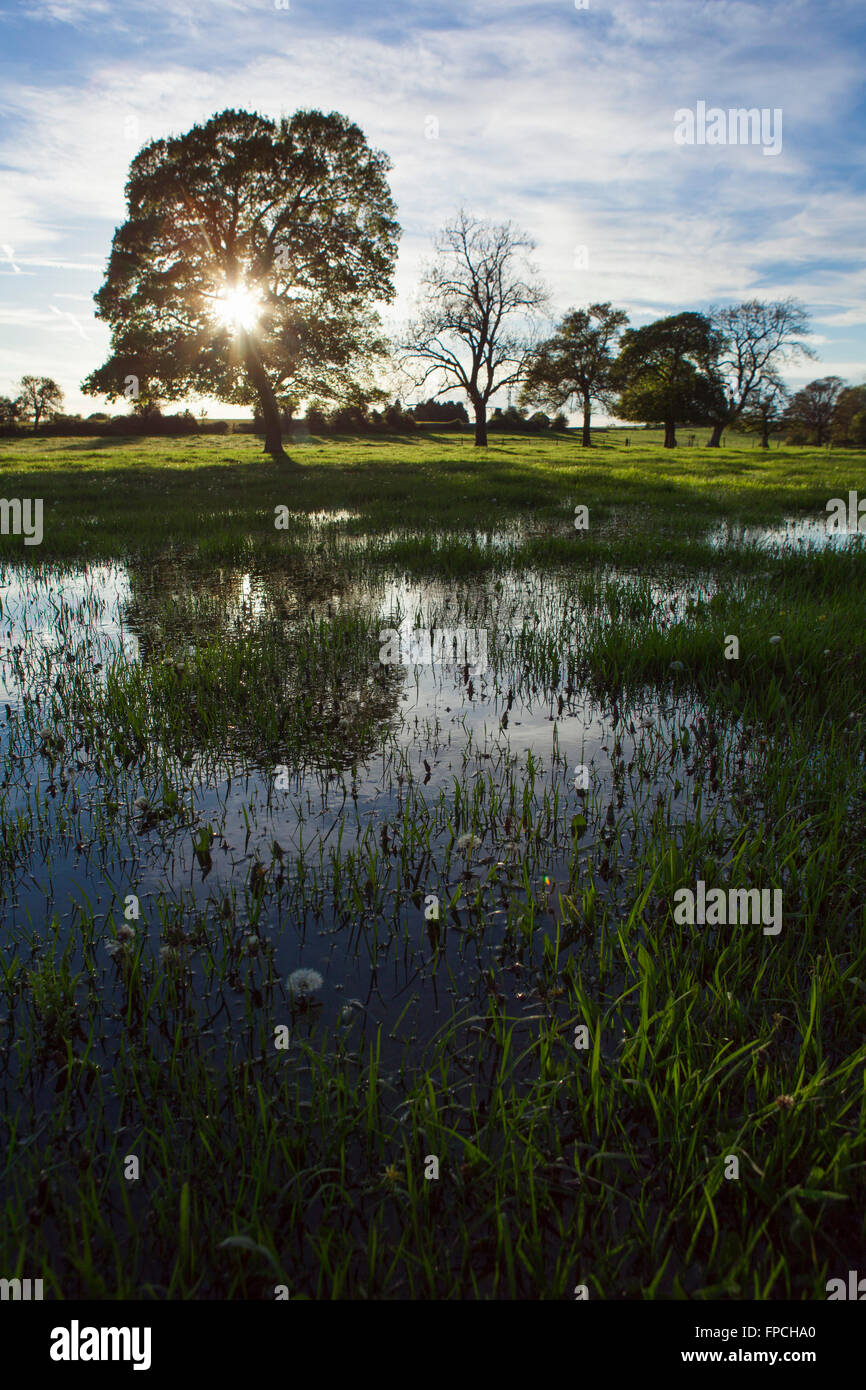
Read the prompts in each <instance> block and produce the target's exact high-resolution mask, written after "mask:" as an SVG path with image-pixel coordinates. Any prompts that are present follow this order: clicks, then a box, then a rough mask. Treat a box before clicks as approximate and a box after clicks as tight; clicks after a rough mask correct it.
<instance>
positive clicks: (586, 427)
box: [583, 395, 592, 449]
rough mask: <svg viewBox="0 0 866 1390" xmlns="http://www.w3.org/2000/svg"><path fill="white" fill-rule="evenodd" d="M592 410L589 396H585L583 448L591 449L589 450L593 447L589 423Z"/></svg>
mask: <svg viewBox="0 0 866 1390" xmlns="http://www.w3.org/2000/svg"><path fill="white" fill-rule="evenodd" d="M591 409H592V407H591V405H590V400H589V396H587V395H585V396H584V398H583V447H584V449H589V448H590V447H591V445H592V437H591V435H590V432H589V421H590V412H591Z"/></svg>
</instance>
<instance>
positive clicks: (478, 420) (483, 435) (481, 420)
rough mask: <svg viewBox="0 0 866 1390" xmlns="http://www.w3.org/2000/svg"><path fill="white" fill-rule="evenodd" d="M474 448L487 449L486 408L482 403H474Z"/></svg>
mask: <svg viewBox="0 0 866 1390" xmlns="http://www.w3.org/2000/svg"><path fill="white" fill-rule="evenodd" d="M475 447H476V449H486V448H487V406H486V405H485V404H484V403H483V401H477V402H475Z"/></svg>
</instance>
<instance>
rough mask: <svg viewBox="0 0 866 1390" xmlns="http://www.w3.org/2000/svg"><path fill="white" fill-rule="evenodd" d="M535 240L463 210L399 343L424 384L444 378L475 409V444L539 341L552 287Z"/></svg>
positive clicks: (439, 246) (441, 241) (441, 243)
mask: <svg viewBox="0 0 866 1390" xmlns="http://www.w3.org/2000/svg"><path fill="white" fill-rule="evenodd" d="M534 246H535V243H534V242H533V241H532V240H530V238H529V237H528V236H527V235H526V234H525V233H524V232H521V231H520V230H519V229H518V228H516V227H515V226H514V225H513V223H511V222H505V223H499V224H497V223H492V222H485V221H482V220H480V219H478V218H475V217H470V216H468V215H467V214H466V213H465V212H463V211H461V212H460V213H459V214H458V216H457V218H456V220H455V221H454V222H452V223H450V224H449V225H448V226H447V227H445V228H444V230H443V231H442V232H441V233H440V235H439V237H438V239H437V243H436V254H435V257H434V259H433V261H432V262H431V264H430V265H429V266H428V267H427V269H426V271H425V272H424V275H423V277H422V280H421V290H420V309H419V313H418V317H417V318H416V320H415V321H414V322H413V323H412V324H410V326H409V329H408V331H407V334H406V339H405V341H404V342H402V343H401V344H400V345H399V349H398V351H399V354H400V360H401V364H402V365H403V367H404V369H406V370H409V371H410V372H411V371H412V369H413V368H414V372H415V375H414V382H415V385H416V387H418V388H419V389H420V388H421V387H422V386H424V385H425V384H426V383H428V382H430V381H431V379H432V380H433V381H434V383H435V381H436V379H437V378H439V379H441V380H442V385H441V386H440V387H439V389H438V390H436V391H434V396H442V395H445V394H446V393H447V392H448V391H453V390H454V388H455V386H456V387H457V388H458V389H459V390H462V391H465V393H466V395H467V397H468V399H469V401H470V403H471V405H472V409H473V411H474V413H475V444H476V446H477V447H480V448H483V447H484V446H485V445H486V444H487V405H488V402H489V400H490V397H491V396H492V395H494V394H495V392H497V391H501V390H502V389H503V387H509V386H514V385H516V384H517V383H518V382H520V381H522V380H523V378H524V376H525V374H526V371H527V368H528V366H529V361H530V354H531V352H532V349H533V346H534V339H535V333H534V323H533V318H534V316H535V315H536V314H537V313H538V312H539V311H540V310H541V309H542V308H543V307H544V306H545V305H546V303H547V291H546V290H545V288H544V286H543V284H542V283H541V281H540V279H539V278H538V275H537V272H536V270H535V267H534V266H533V265H532V263H531V262H530V261H529V259H528V253H529V252H530V251H532V250H533V249H534Z"/></svg>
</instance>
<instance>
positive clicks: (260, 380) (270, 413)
mask: <svg viewBox="0 0 866 1390" xmlns="http://www.w3.org/2000/svg"><path fill="white" fill-rule="evenodd" d="M245 336H246V342H245V344H244V349H245V350H244V364H245V366H246V369H247V376H248V377H249V379H250V381H251V382H252V384H253V386H254V387H255V388H256V394H257V396H258V398H259V406H260V408H261V412H262V419H263V420H264V424H265V453H268V454H270V456H271V458H272V459H273V460H274V462H275V463H292V462H293V460H292V459H290V458H289V456H288V454H287V453H286V451H285V449H284V448H283V432H282V429H281V427H280V410H279V406H278V405H277V398H276V396H275V395H274V390H273V387H272V386H271V383H270V381H269V380H268V374H267V372H266V371H265V369H264V367H263V366H262V360H261V358H260V357H259V354H258V352H257V351H256V349H255V347H254V345H253V344H252V343H251V342H250V339H249V336H248V335H245Z"/></svg>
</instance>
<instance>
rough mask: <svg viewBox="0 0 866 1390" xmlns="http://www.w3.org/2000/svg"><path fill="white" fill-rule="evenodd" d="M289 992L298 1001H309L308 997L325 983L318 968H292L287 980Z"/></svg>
mask: <svg viewBox="0 0 866 1390" xmlns="http://www.w3.org/2000/svg"><path fill="white" fill-rule="evenodd" d="M286 983H287V984H288V986H289V993H290V994H291V996H292V998H293V999H297V1000H298V1001H299V1002H302V1001H307V1002H309V1000H310V997H311V996H312V995H313V994H315V992H316V990H317V989H321V988H322V985H323V984H324V983H325V982H324V980H323V979H322V977H321V975H320V974H319V972H318V970H293V971H292V973H291V975H290V976H289V978H288V980H287V982H286Z"/></svg>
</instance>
